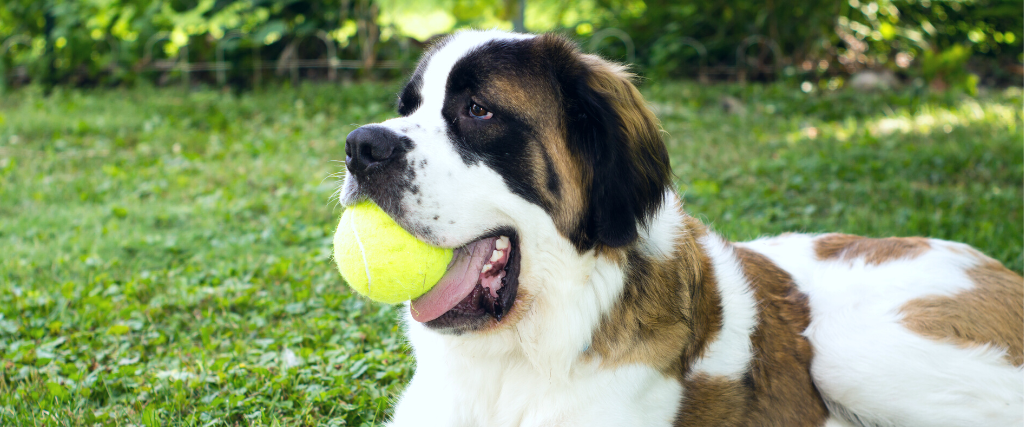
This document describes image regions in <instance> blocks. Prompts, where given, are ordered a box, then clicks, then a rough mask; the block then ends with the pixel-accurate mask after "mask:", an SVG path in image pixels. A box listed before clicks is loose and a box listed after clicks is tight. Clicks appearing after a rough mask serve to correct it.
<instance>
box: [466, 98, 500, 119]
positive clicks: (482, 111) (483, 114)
mask: <svg viewBox="0 0 1024 427" xmlns="http://www.w3.org/2000/svg"><path fill="white" fill-rule="evenodd" d="M469 115H470V116H472V117H473V118H474V119H480V120H487V119H489V118H491V117H494V113H492V112H490V111H487V109H486V108H484V107H481V106H480V105H478V104H477V103H475V102H474V103H473V104H472V105H470V106H469Z"/></svg>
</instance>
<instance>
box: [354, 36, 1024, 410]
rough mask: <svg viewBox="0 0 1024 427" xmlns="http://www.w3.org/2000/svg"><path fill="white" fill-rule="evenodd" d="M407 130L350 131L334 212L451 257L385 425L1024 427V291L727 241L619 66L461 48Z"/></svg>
mask: <svg viewBox="0 0 1024 427" xmlns="http://www.w3.org/2000/svg"><path fill="white" fill-rule="evenodd" d="M399 113H400V114H401V115H402V117H399V118H396V119H392V120H388V121H386V122H384V123H381V124H377V125H369V126H365V127H363V128H360V129H358V130H356V131H353V132H352V134H350V135H349V138H348V141H347V143H346V153H347V154H348V157H347V166H348V169H349V176H348V178H347V180H346V182H345V185H344V187H343V189H342V200H343V202H344V203H346V204H351V203H353V202H355V201H357V200H359V199H362V198H370V199H372V200H374V201H375V202H376V203H377V204H379V205H380V206H381V207H382V208H384V209H385V210H386V211H387V212H388V213H389V214H390V215H392V217H394V218H395V220H396V221H398V222H399V223H400V224H402V226H403V227H405V228H406V229H407V230H409V231H410V232H412V233H413V234H415V235H417V236H418V237H419V238H421V239H423V240H425V241H428V242H431V243H433V244H435V245H439V246H447V247H454V248H458V249H457V251H456V257H455V260H453V264H452V266H450V268H449V273H448V274H447V275H446V276H445V278H443V279H442V281H441V282H440V283H439V284H438V285H437V286H435V287H434V289H432V290H431V291H430V292H428V293H427V294H426V295H424V296H423V297H420V298H419V299H417V300H416V301H414V302H413V303H412V304H410V310H409V312H408V315H407V316H406V323H407V333H408V336H409V340H410V342H411V344H412V347H413V351H414V353H415V358H416V361H417V368H416V373H415V375H414V377H413V380H412V382H411V383H410V384H409V386H408V388H407V389H406V390H405V392H404V393H403V396H402V398H401V400H400V402H399V403H398V405H397V407H396V410H395V415H394V419H393V421H392V422H391V425H392V426H395V427H405V426H634V425H635V426H683V425H709V426H732V425H745V426H759V425H778V426H822V425H830V426H847V425H864V426H912V425H920V426H940V425H1021V424H1022V423H1024V370H1022V368H1021V365H1022V364H1024V354H1022V352H1024V282H1022V280H1024V279H1021V277H1020V276H1018V275H1016V274H1015V273H1013V272H1011V271H1009V270H1007V269H1006V268H1004V267H1003V266H1002V265H1000V264H999V263H998V262H996V261H994V260H992V259H990V258H988V257H986V256H984V255H982V254H981V253H979V252H977V251H976V250H974V249H972V248H970V247H969V246H966V245H963V244H958V243H951V242H945V241H940V240H934V239H921V238H905V239H896V238H890V239H866V238H860V237H855V236H847V235H841V234H825V235H800V234H787V235H783V236H780V237H776V238H770V239H760V240H756V241H753V242H748V243H729V242H727V241H725V240H723V239H722V238H720V237H719V236H717V235H716V234H714V233H713V232H712V231H710V230H708V229H707V228H706V227H705V226H704V225H703V224H701V223H700V222H699V221H697V220H695V219H693V218H692V217H689V216H688V215H686V213H685V212H684V211H683V210H682V206H681V205H680V202H679V200H678V198H677V197H676V196H675V194H674V193H673V192H672V191H671V182H670V174H671V172H670V169H669V166H668V160H667V154H666V152H665V148H664V145H663V143H662V141H661V135H660V133H659V131H658V127H657V121H656V119H655V118H654V116H653V115H652V114H651V113H650V111H649V110H648V109H647V108H646V106H645V105H644V104H643V100H642V99H641V98H640V95H639V93H638V92H637V91H636V89H635V88H634V87H633V85H632V84H631V83H630V82H629V76H628V75H627V74H626V73H624V72H623V71H622V69H621V68H620V67H618V66H616V65H613V64H610V63H608V62H605V61H603V60H601V59H599V58H597V57H594V56H591V55H586V54H582V53H580V52H579V51H578V50H577V49H576V48H575V47H574V46H573V45H571V44H570V43H568V42H566V41H565V40H563V39H561V38H558V37H554V36H536V37H534V36H523V35H514V34H509V33H503V32H462V33H458V34H457V35H455V36H453V37H451V38H449V39H447V40H445V41H443V42H441V43H439V45H438V46H436V47H435V48H434V49H432V50H431V51H430V52H429V53H428V54H427V55H425V56H424V59H423V60H422V61H421V63H420V65H419V67H418V68H417V70H416V72H415V73H414V74H413V77H412V79H411V80H410V82H409V84H408V85H407V86H406V88H405V89H404V90H403V92H402V94H401V96H400V101H399ZM478 271H479V273H477V272H478Z"/></svg>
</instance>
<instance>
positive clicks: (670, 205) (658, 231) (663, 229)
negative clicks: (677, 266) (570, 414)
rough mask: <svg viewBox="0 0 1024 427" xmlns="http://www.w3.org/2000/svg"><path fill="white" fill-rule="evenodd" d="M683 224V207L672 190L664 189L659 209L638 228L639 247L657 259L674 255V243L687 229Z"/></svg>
mask: <svg viewBox="0 0 1024 427" xmlns="http://www.w3.org/2000/svg"><path fill="white" fill-rule="evenodd" d="M682 225H683V207H682V206H681V205H680V202H679V196H677V195H676V193H675V192H674V191H671V190H669V191H666V192H665V197H664V198H663V199H662V202H661V209H658V212H657V213H655V215H654V217H653V218H651V223H650V224H648V226H647V227H646V228H643V227H641V228H640V247H641V248H643V249H644V251H645V252H647V254H648V255H651V256H652V257H655V258H657V259H668V258H670V257H672V256H674V255H675V253H676V248H675V244H676V242H677V241H679V238H680V237H681V235H682V234H683V233H686V232H687V230H685V229H684V227H683V226H682Z"/></svg>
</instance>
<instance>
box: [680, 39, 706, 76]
mask: <svg viewBox="0 0 1024 427" xmlns="http://www.w3.org/2000/svg"><path fill="white" fill-rule="evenodd" d="M679 42H680V43H682V44H683V45H684V46H690V47H692V48H693V50H696V51H697V56H699V57H700V63H699V64H697V81H699V82H701V83H707V82H708V74H707V69H708V50H707V48H705V47H704V44H703V43H701V42H699V41H697V39H694V38H693V37H683V38H681V39H679Z"/></svg>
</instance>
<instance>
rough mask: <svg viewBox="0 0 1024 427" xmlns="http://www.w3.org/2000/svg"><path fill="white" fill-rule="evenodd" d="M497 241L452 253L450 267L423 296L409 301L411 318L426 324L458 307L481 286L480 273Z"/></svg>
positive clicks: (484, 242) (468, 246)
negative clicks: (479, 284) (410, 302)
mask: <svg viewBox="0 0 1024 427" xmlns="http://www.w3.org/2000/svg"><path fill="white" fill-rule="evenodd" d="M496 240H498V238H497V237H491V238H487V239H480V240H477V241H475V242H473V243H470V244H469V245H467V246H465V247H463V248H459V249H457V250H456V251H455V256H454V259H452V263H451V267H450V268H448V272H447V273H445V274H444V277H442V278H441V280H440V281H438V282H437V284H436V285H434V287H433V288H431V289H430V290H429V291H427V293H426V294H423V296H421V297H419V298H416V299H414V300H413V301H412V310H411V311H412V318H413V319H416V321H417V322H429V321H431V320H434V319H436V318H438V317H440V316H441V315H442V314H444V313H445V312H447V311H448V310H451V309H452V307H455V306H456V305H458V303H459V302H461V301H462V300H463V299H465V298H466V297H467V296H469V293H470V292H473V288H475V287H476V284H477V283H479V282H480V270H482V269H483V268H484V263H485V262H487V260H488V259H489V258H490V257H491V253H493V252H494V242H495V241H496Z"/></svg>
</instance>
